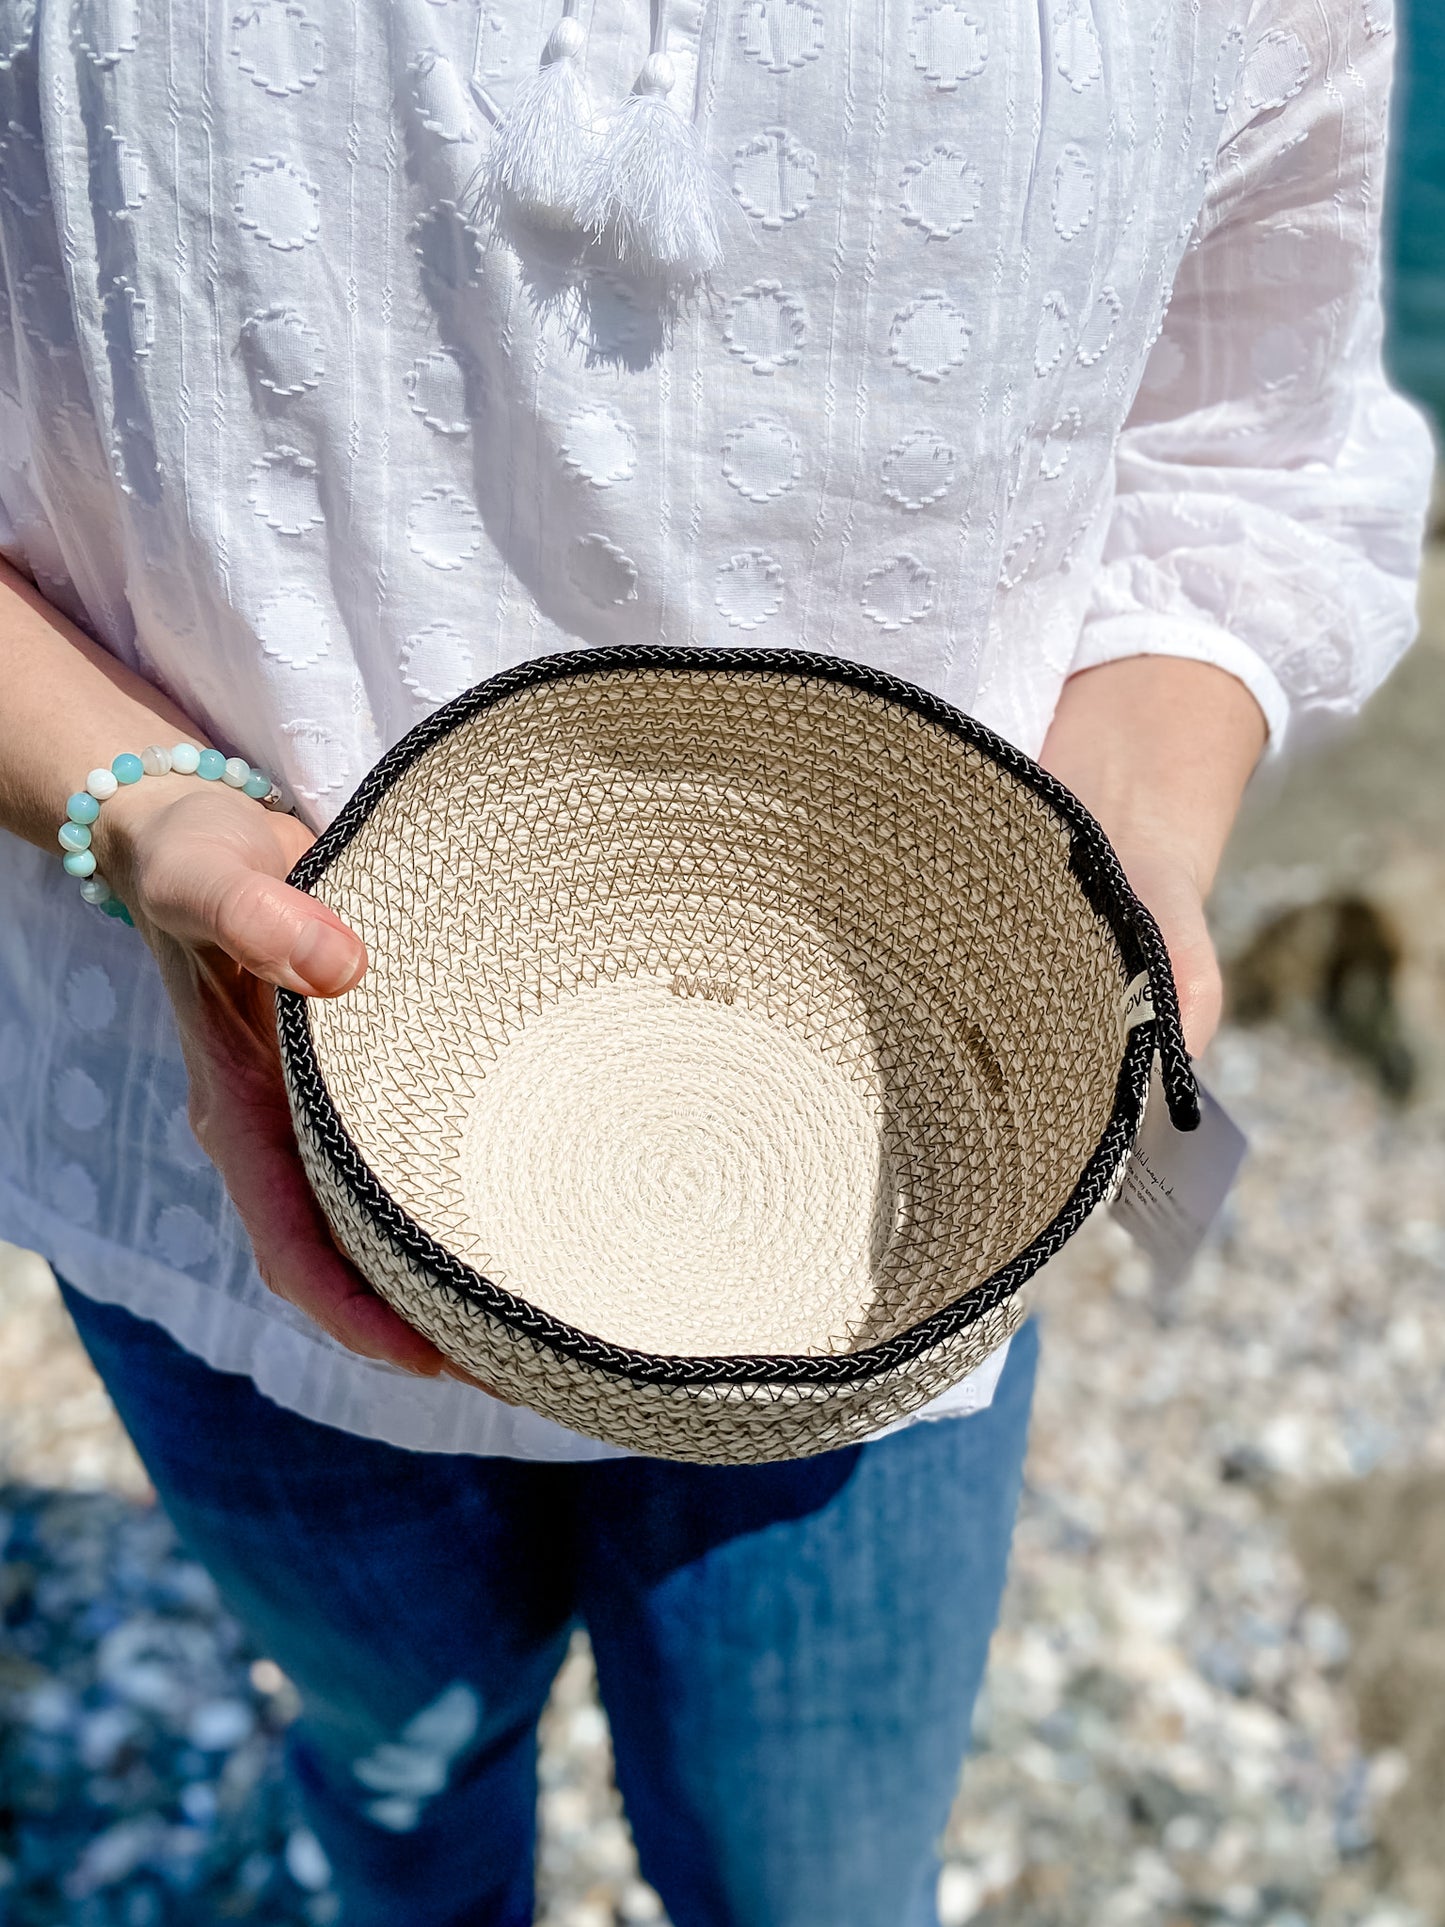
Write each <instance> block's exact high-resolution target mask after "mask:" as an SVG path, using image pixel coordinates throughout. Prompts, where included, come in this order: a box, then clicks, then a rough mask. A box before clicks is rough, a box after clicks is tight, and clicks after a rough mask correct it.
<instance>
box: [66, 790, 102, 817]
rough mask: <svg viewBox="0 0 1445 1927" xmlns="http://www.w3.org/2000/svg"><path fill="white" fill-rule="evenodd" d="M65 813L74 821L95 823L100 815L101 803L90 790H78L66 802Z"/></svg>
mask: <svg viewBox="0 0 1445 1927" xmlns="http://www.w3.org/2000/svg"><path fill="white" fill-rule="evenodd" d="M65 814H66V815H67V816H68V817H69V818H70V820H71V822H72V823H93V822H94V821H95V819H96V818H97V817H98V816H99V815H100V805H99V803H97V802H96V800H95V798H94V797H93V796H92V795H91V793H90V791H89V790H77V791H76V792H75V794H74V796H72V797H70V798H69V800H68V801H67V802H66V805H65Z"/></svg>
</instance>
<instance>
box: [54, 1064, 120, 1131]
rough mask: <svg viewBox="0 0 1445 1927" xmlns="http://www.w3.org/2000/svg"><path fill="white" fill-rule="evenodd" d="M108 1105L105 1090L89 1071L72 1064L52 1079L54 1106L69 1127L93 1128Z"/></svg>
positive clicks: (103, 1114)
mask: <svg viewBox="0 0 1445 1927" xmlns="http://www.w3.org/2000/svg"><path fill="white" fill-rule="evenodd" d="M109 1108H110V1106H109V1104H108V1103H107V1101H106V1095H105V1092H104V1091H103V1090H102V1089H101V1088H100V1086H99V1084H97V1083H96V1081H95V1079H94V1078H93V1077H92V1076H91V1074H90V1072H89V1071H85V1070H82V1069H81V1068H80V1066H79V1065H78V1064H73V1065H72V1066H71V1067H70V1069H69V1070H67V1071H62V1072H61V1073H60V1075H59V1077H57V1078H56V1080H55V1109H56V1114H57V1115H58V1116H59V1118H60V1121H61V1123H62V1124H68V1125H69V1126H70V1128H71V1130H72V1131H93V1130H95V1129H96V1128H97V1126H99V1125H101V1124H103V1123H104V1122H105V1114H106V1112H107V1111H108V1110H109Z"/></svg>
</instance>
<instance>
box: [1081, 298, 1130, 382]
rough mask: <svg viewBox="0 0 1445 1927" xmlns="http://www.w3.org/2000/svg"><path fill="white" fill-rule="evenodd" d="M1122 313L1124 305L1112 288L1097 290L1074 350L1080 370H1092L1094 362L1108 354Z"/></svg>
mask: <svg viewBox="0 0 1445 1927" xmlns="http://www.w3.org/2000/svg"><path fill="white" fill-rule="evenodd" d="M1123 311H1124V304H1123V303H1122V302H1121V301H1120V299H1119V297H1118V295H1117V294H1116V293H1115V292H1114V290H1113V289H1112V288H1101V289H1100V290H1099V298H1098V300H1097V301H1096V302H1095V303H1094V305H1093V307H1092V308H1091V309H1090V310H1089V318H1088V320H1087V321H1086V322H1085V323H1084V332H1083V333H1082V334H1081V335H1080V337H1079V345H1078V347H1077V348H1076V349H1075V350H1074V358H1075V360H1076V361H1077V362H1078V363H1079V366H1080V367H1081V368H1092V367H1093V366H1094V364H1095V362H1098V361H1102V360H1103V358H1104V356H1105V355H1106V354H1108V352H1109V350H1110V348H1112V347H1113V345H1114V334H1115V331H1116V330H1117V328H1118V326H1119V316H1120V315H1121V314H1122V313H1123Z"/></svg>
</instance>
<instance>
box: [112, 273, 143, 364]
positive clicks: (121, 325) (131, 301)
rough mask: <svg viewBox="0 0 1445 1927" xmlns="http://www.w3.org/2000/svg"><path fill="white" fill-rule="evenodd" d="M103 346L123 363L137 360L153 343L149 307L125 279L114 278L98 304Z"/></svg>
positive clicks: (140, 358) (141, 357)
mask: <svg viewBox="0 0 1445 1927" xmlns="http://www.w3.org/2000/svg"><path fill="white" fill-rule="evenodd" d="M100 325H101V330H102V332H103V333H104V335H105V341H106V346H107V348H108V349H109V350H110V352H111V354H112V355H114V356H115V357H116V358H117V359H118V360H119V361H120V362H121V363H122V364H124V363H125V362H127V361H140V360H142V359H143V358H144V357H145V356H146V355H148V354H149V353H150V351H151V349H152V348H153V347H154V345H155V329H154V327H153V325H152V323H151V318H150V310H149V309H148V308H147V307H146V304H145V302H144V301H143V300H142V299H141V297H140V295H138V294H137V293H136V291H135V289H134V288H133V287H132V286H131V285H130V283H129V282H128V281H113V282H112V283H111V285H110V286H109V287H108V288H107V289H106V291H105V294H104V295H103V296H102V298H101V304H100Z"/></svg>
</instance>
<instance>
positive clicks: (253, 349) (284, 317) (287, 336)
mask: <svg viewBox="0 0 1445 1927" xmlns="http://www.w3.org/2000/svg"><path fill="white" fill-rule="evenodd" d="M241 358H242V360H243V361H244V362H245V364H246V367H247V368H248V370H249V371H250V374H251V377H252V379H253V380H254V381H255V382H256V383H257V384H258V385H259V386H260V387H262V388H265V389H267V390H268V391H269V392H270V393H271V394H273V395H275V396H276V397H277V399H278V400H287V399H290V398H291V397H293V396H295V395H304V394H305V393H306V391H307V390H308V389H309V388H314V387H315V386H316V384H317V383H318V382H319V381H320V379H321V373H322V370H323V369H324V367H325V366H326V357H325V351H324V350H323V348H322V345H321V337H320V335H319V334H318V333H317V332H316V330H315V329H314V328H313V327H312V326H311V324H310V322H308V321H306V320H305V319H303V317H302V316H301V315H300V314H298V313H297V311H296V309H295V308H286V307H274V308H263V309H261V310H260V311H259V312H258V313H256V314H253V315H248V316H247V317H246V319H245V320H244V321H243V322H242V323H241Z"/></svg>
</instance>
